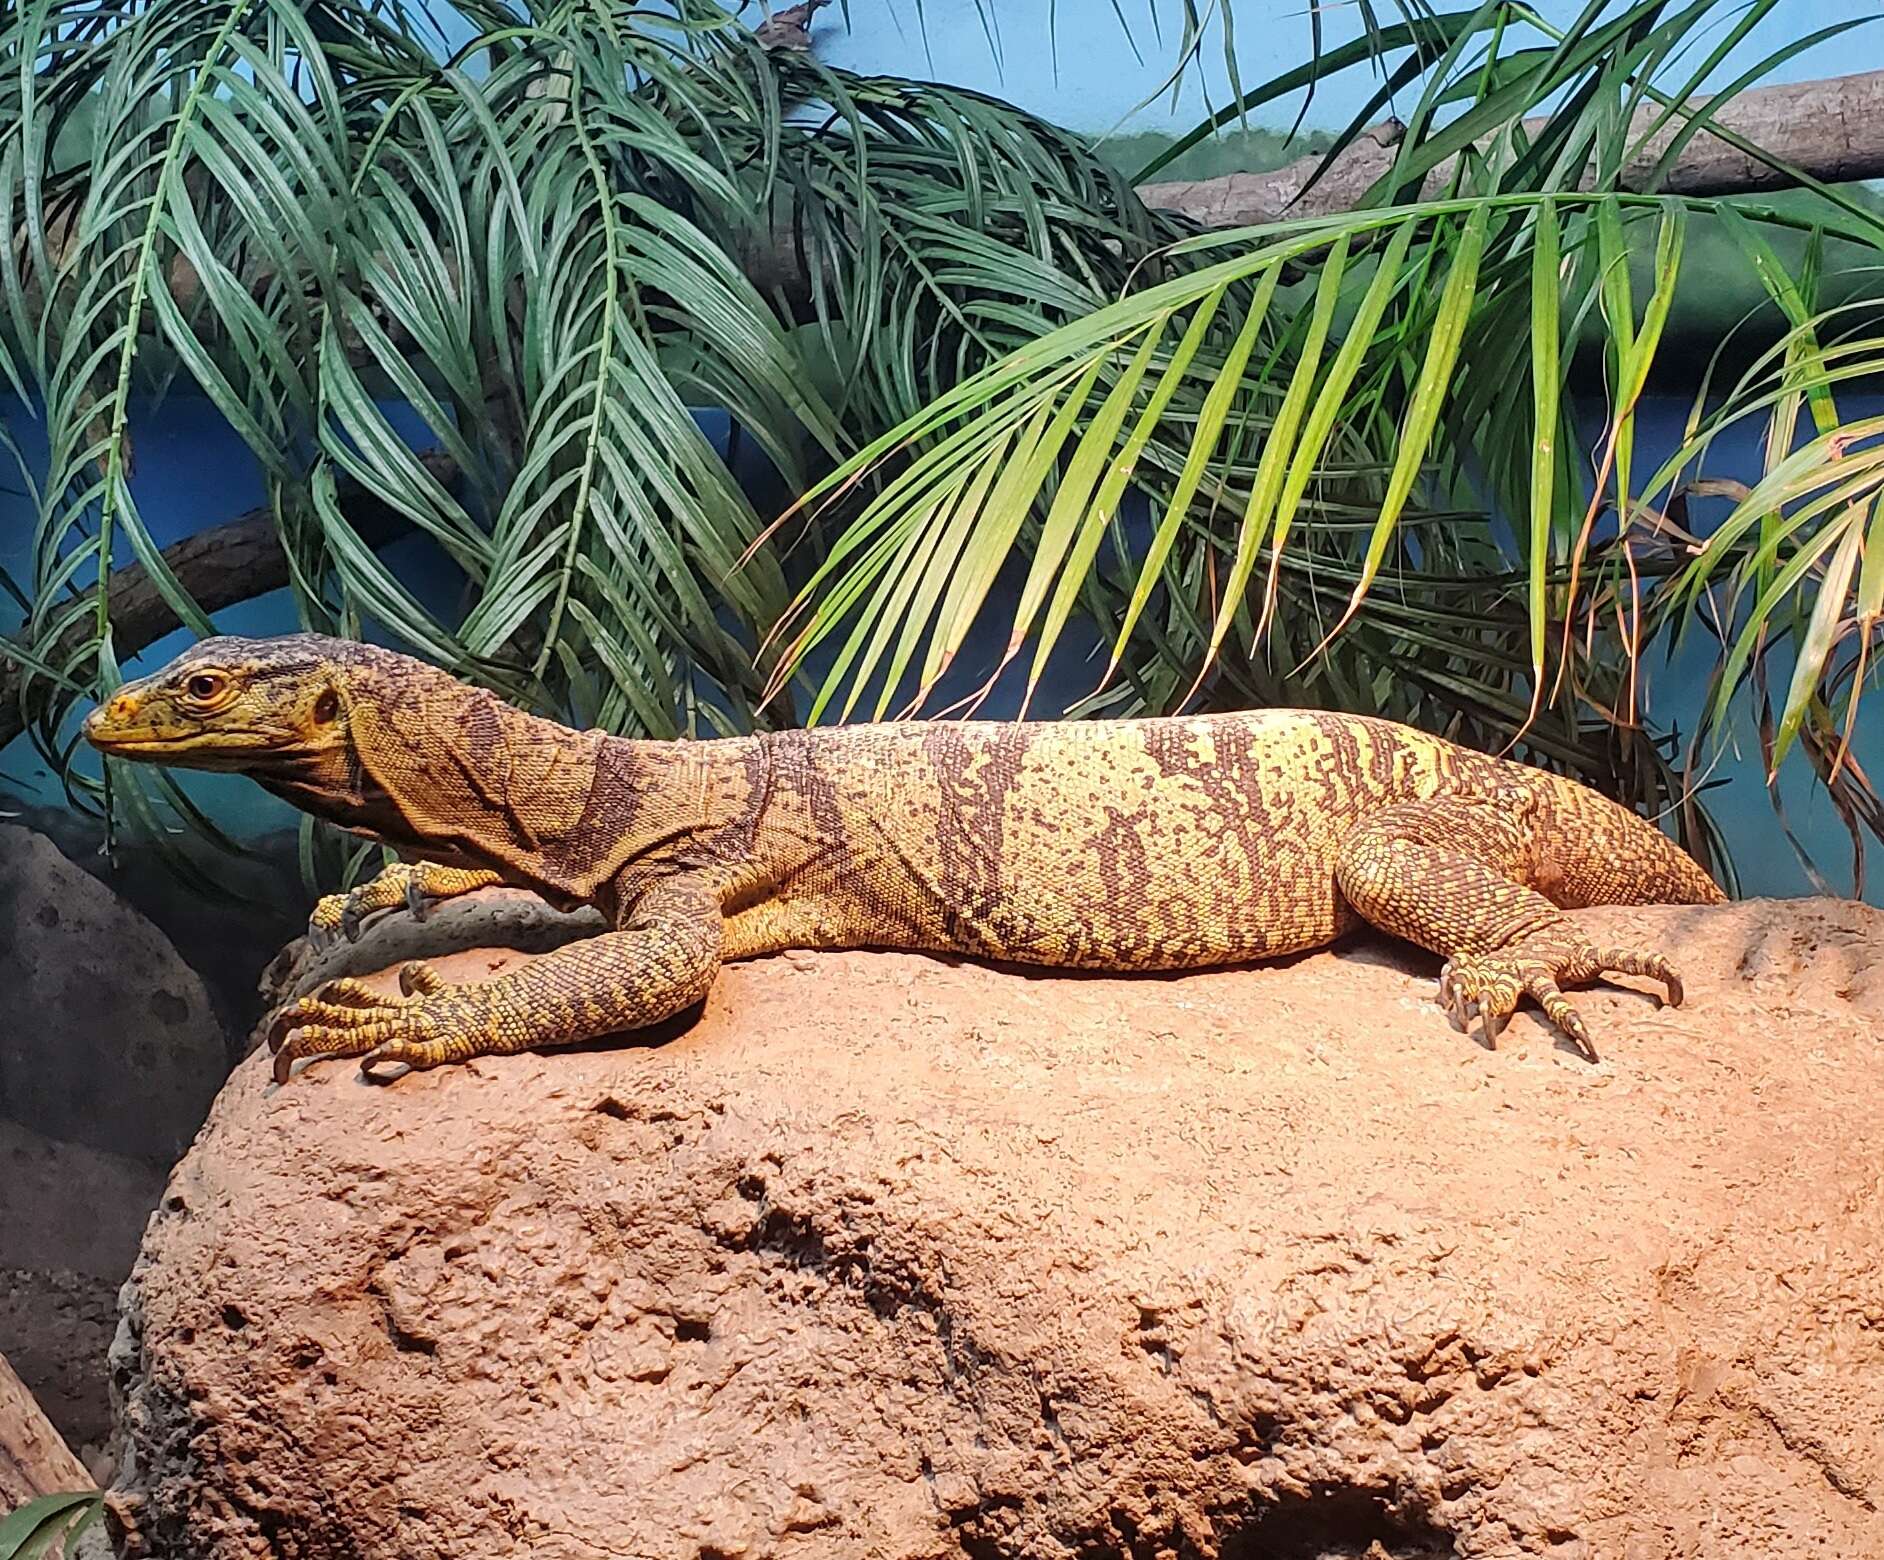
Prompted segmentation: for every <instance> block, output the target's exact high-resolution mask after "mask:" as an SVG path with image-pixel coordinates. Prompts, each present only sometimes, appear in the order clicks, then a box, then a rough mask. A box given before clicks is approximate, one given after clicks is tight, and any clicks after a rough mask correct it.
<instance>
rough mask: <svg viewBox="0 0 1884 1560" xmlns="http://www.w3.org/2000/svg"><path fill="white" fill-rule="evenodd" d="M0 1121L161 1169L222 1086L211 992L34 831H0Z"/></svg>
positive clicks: (220, 1043) (221, 1045) (224, 1060)
mask: <svg viewBox="0 0 1884 1560" xmlns="http://www.w3.org/2000/svg"><path fill="white" fill-rule="evenodd" d="M0 987H4V993H5V995H4V1011H5V1014H6V1022H5V1024H4V1025H3V1026H0V1117H8V1118H10V1119H12V1120H14V1121H18V1122H22V1123H24V1124H25V1125H27V1126H28V1127H31V1128H32V1129H33V1130H34V1131H35V1132H40V1133H44V1134H45V1135H46V1136H48V1137H52V1138H59V1139H63V1140H66V1141H70V1142H78V1143H86V1144H89V1145H90V1146H92V1147H93V1148H100V1149H104V1150H106V1151H107V1152H109V1153H112V1154H118V1155H125V1156H128V1157H131V1158H136V1159H149V1160H157V1161H161V1162H163V1163H165V1164H168V1163H169V1162H171V1161H172V1160H174V1159H175V1158H176V1156H177V1155H178V1154H180V1153H182V1152H183V1149H184V1146H185V1145H186V1144H187V1143H188V1142H189V1141H190V1139H191V1138H192V1137H193V1136H194V1135H195V1133H196V1129H197V1127H198V1125H199V1124H200V1123H201V1122H202V1120H203V1115H204V1113H205V1112H206V1111H207V1110H208V1109H209V1102H210V1100H211V1099H213V1098H214V1097H215V1093H216V1090H217V1089H218V1088H219V1087H220V1086H221V1084H222V1082H223V1079H224V1078H225V1077H227V1075H228V1071H229V1064H230V1061H231V1055H230V1046H229V1041H228V1039H227V1037H226V1035H225V1033H224V1030H223V1026H222V1025H221V1024H220V1023H219V1022H218V1021H217V1018H216V1014H215V1011H214V1009H213V1007H212V1006H211V1004H210V999H209V993H208V991H207V990H206V989H205V988H204V986H203V982H202V979H201V977H199V976H198V975H197V974H196V972H195V971H194V970H192V969H191V968H190V967H189V965H187V964H185V963H184V962H183V960H182V959H181V958H179V957H178V955H177V951H176V949H175V948H174V947H172V946H171V944H170V941H169V939H168V938H166V937H165V936H164V935H163V933H162V932H160V931H158V930H157V928H156V927H155V926H153V925H152V924H151V923H150V922H149V921H148V920H146V919H145V918H144V917H143V916H142V915H140V914H139V913H138V912H137V911H136V910H133V909H132V908H131V907H130V906H129V905H127V904H125V903H124V902H123V901H122V900H120V899H119V898H118V897H117V896H116V895H115V894H113V893H112V892H111V890H110V889H108V888H106V887H105V886H104V885H103V884H102V883H100V882H99V881H98V880H97V879H96V878H93V877H91V876H90V875H89V874H87V873H85V872H82V871H81V870H80V869H79V868H78V867H76V866H74V865H73V864H72V863H71V862H70V861H68V860H67V859H66V858H65V857H64V856H63V855H61V854H60V853H59V850H58V847H56V846H55V845H54V844H53V843H52V842H51V841H50V840H48V839H46V838H45V837H44V836H43V835H39V834H35V833H34V832H33V831H32V830H30V829H22V828H18V827H16V826H13V825H0Z"/></svg>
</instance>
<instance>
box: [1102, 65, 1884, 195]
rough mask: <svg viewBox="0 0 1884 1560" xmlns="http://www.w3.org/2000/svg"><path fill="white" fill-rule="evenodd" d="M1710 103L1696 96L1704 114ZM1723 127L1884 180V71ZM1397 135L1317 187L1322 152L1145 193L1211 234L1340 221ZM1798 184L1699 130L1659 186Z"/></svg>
mask: <svg viewBox="0 0 1884 1560" xmlns="http://www.w3.org/2000/svg"><path fill="white" fill-rule="evenodd" d="M1708 101H1710V100H1709V99H1707V98H1699V99H1696V101H1695V107H1696V108H1697V109H1698V108H1700V107H1701V106H1702V105H1704V104H1706V103H1707V102H1708ZM1661 112H1662V111H1661V110H1660V109H1659V108H1650V109H1645V110H1643V111H1642V112H1640V113H1638V115H1637V116H1636V119H1635V130H1636V133H1637V134H1638V135H1643V134H1646V133H1647V132H1648V130H1649V128H1650V126H1651V125H1653V124H1654V122H1655V120H1656V118H1657V117H1658V116H1659V115H1660V113H1661ZM1544 124H1545V121H1544V120H1542V119H1537V120H1529V121H1527V122H1526V125H1527V128H1529V129H1531V130H1533V131H1538V130H1541V129H1542V128H1543V126H1544ZM1682 124H1683V120H1682V118H1681V116H1679V115H1676V116H1674V118H1673V120H1672V121H1671V123H1670V124H1669V125H1668V126H1666V127H1664V128H1663V129H1662V130H1661V131H1660V132H1659V133H1658V134H1657V135H1656V136H1655V138H1654V139H1653V140H1652V141H1651V142H1649V144H1648V145H1646V146H1645V147H1644V148H1643V150H1642V152H1641V153H1640V154H1639V155H1638V156H1637V157H1636V158H1635V159H1634V160H1633V161H1632V162H1630V164H1629V165H1628V167H1627V168H1626V169H1625V170H1624V172H1623V176H1622V184H1623V188H1624V189H1630V190H1635V189H1646V188H1648V187H1649V185H1650V182H1651V175H1652V174H1653V172H1654V168H1655V164H1656V162H1657V160H1658V159H1659V158H1660V157H1661V155H1662V153H1663V152H1664V151H1666V149H1667V148H1668V147H1669V146H1670V145H1671V144H1672V143H1673V141H1674V139H1675V136H1676V135H1677V134H1678V133H1679V130H1680V128H1681V126H1682ZM1720 124H1721V126H1722V128H1723V129H1725V130H1727V131H1729V132H1731V133H1732V134H1734V135H1735V136H1738V137H1740V138H1742V139H1744V140H1746V141H1748V142H1751V143H1752V144H1753V145H1755V146H1758V147H1760V148H1761V149H1762V150H1763V151H1765V152H1766V153H1768V154H1769V156H1770V157H1772V158H1773V159H1775V160H1777V161H1780V162H1785V163H1790V164H1792V165H1794V166H1795V167H1797V168H1799V169H1800V170H1802V171H1803V172H1805V173H1808V174H1810V175H1811V176H1812V177H1813V178H1815V179H1819V180H1822V181H1824V182H1825V183H1827V184H1840V183H1849V182H1851V181H1854V180H1858V179H1878V178H1884V70H1874V71H1868V72H1866V73H1864V74H1862V75H1856V76H1836V77H1833V78H1831V79H1830V80H1825V81H1807V82H1800V83H1797V84H1794V85H1787V86H1775V87H1756V88H1753V89H1752V90H1750V91H1747V92H1743V93H1741V94H1740V95H1739V96H1738V97H1736V98H1734V99H1733V100H1732V101H1731V102H1729V103H1728V104H1727V105H1726V106H1725V107H1724V108H1723V109H1722V110H1721V114H1720ZM1399 131H1400V127H1399V126H1398V125H1397V124H1394V123H1392V122H1389V123H1387V124H1383V125H1376V126H1375V127H1374V128H1373V129H1372V130H1370V131H1368V132H1367V133H1366V134H1365V135H1363V136H1362V137H1361V138H1360V139H1359V140H1358V141H1356V142H1355V144H1354V145H1352V146H1351V147H1349V148H1348V149H1347V150H1346V151H1345V152H1344V153H1342V155H1341V156H1340V157H1338V158H1336V159H1335V161H1334V162H1333V164H1331V165H1330V167H1329V168H1328V171H1327V172H1326V173H1324V174H1323V175H1322V176H1321V178H1320V179H1319V180H1318V181H1317V182H1316V184H1315V186H1314V188H1313V189H1310V188H1309V187H1308V185H1309V180H1310V179H1312V178H1314V176H1315V172H1316V170H1317V169H1318V168H1319V167H1320V166H1321V163H1322V159H1321V157H1320V156H1314V157H1304V158H1301V159H1299V160H1297V161H1295V162H1292V163H1290V164H1289V165H1288V166H1287V167H1285V168H1278V169H1276V170H1275V171H1274V172H1272V173H1232V174H1226V175H1224V176H1223V177H1222V178H1218V179H1198V180H1193V181H1188V182H1186V181H1179V182H1174V183H1161V184H1144V185H1140V186H1139V190H1138V193H1139V196H1140V198H1141V199H1143V200H1144V202H1145V204H1146V205H1148V206H1152V207H1155V208H1157V209H1159V210H1162V211H1175V212H1178V213H1181V214H1182V215H1184V216H1186V217H1189V218H1191V219H1192V220H1193V221H1195V222H1200V223H1202V224H1203V225H1204V226H1205V227H1211V228H1226V227H1248V226H1253V225H1255V224H1257V223H1262V222H1276V221H1280V220H1282V219H1283V218H1285V217H1325V216H1333V215H1336V214H1338V213H1340V212H1343V211H1352V210H1353V209H1354V208H1355V206H1356V205H1358V204H1359V202H1360V200H1361V197H1362V196H1364V195H1365V194H1366V193H1367V192H1368V190H1369V189H1371V188H1372V187H1373V185H1374V184H1375V183H1376V182H1377V181H1378V180H1379V179H1380V178H1381V177H1382V176H1383V175H1385V174H1386V172H1387V171H1388V169H1389V168H1391V167H1392V166H1393V159H1394V148H1395V145H1396V144H1397V142H1398V140H1399ZM1452 168H1453V164H1452V163H1451V162H1450V161H1448V162H1444V163H1441V164H1440V165H1439V166H1438V167H1437V168H1435V169H1434V170H1433V171H1432V173H1430V174H1429V175H1428V176H1427V179H1426V188H1425V193H1427V194H1433V193H1436V192H1437V191H1439V190H1442V189H1443V188H1444V187H1445V185H1446V181H1447V180H1448V179H1449V178H1450V177H1451V174H1452ZM1795 182H1796V181H1795V180H1794V179H1793V177H1792V175H1791V174H1790V173H1787V172H1785V171H1783V170H1781V169H1777V168H1774V167H1773V166H1772V165H1771V164H1770V163H1768V162H1766V161H1763V160H1761V159H1760V158H1758V157H1754V156H1752V155H1750V154H1749V153H1747V152H1746V151H1743V150H1742V149H1741V148H1739V147H1738V146H1735V145H1733V144H1732V143H1731V142H1729V141H1727V140H1723V139H1722V138H1721V137H1720V136H1717V135H1714V134H1712V133H1710V132H1709V131H1706V130H1702V131H1700V132H1698V133H1697V134H1696V135H1695V136H1694V137H1693V138H1692V139H1691V140H1690V141H1689V142H1688V144H1687V145H1686V146H1685V147H1683V148H1682V151H1681V155H1680V156H1679V157H1678V158H1677V159H1676V160H1675V162H1674V163H1673V165H1672V166H1671V167H1670V169H1669V170H1668V172H1667V174H1666V175H1665V176H1664V177H1663V179H1662V180H1661V181H1660V182H1659V183H1658V184H1656V185H1655V186H1654V187H1655V188H1656V189H1659V190H1664V191H1667V192H1669V193H1671V194H1677V195H1741V194H1751V193H1755V192H1758V191H1761V190H1776V189H1785V188H1789V187H1790V186H1792V185H1793V184H1794V183H1795Z"/></svg>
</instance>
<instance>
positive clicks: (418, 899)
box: [406, 872, 430, 921]
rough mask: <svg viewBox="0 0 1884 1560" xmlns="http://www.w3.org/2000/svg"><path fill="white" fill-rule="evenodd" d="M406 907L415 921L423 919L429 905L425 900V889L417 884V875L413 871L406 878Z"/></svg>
mask: <svg viewBox="0 0 1884 1560" xmlns="http://www.w3.org/2000/svg"><path fill="white" fill-rule="evenodd" d="M406 909H407V910H409V911H410V912H411V914H412V919H413V920H415V921H423V920H424V919H425V917H426V913H427V911H428V910H429V909H430V906H429V905H428V904H427V902H426V898H425V890H424V889H423V888H421V887H420V886H419V877H418V874H417V873H416V872H415V873H413V875H412V876H411V877H409V878H407V879H406Z"/></svg>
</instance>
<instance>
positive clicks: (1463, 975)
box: [1439, 939, 1682, 1062]
mask: <svg viewBox="0 0 1884 1560" xmlns="http://www.w3.org/2000/svg"><path fill="white" fill-rule="evenodd" d="M1605 975H1642V976H1646V977H1647V978H1649V979H1650V980H1658V981H1660V982H1661V983H1662V985H1663V986H1664V987H1666V988H1667V992H1668V996H1667V1003H1668V1005H1669V1006H1670V1007H1679V1006H1680V1005H1681V997H1682V991H1681V979H1680V977H1679V976H1678V975H1676V974H1675V972H1674V970H1673V969H1672V968H1670V967H1669V963H1668V961H1667V960H1666V959H1665V958H1663V957H1662V956H1661V955H1660V954H1659V953H1635V952H1631V951H1630V950H1628V949H1624V948H1595V947H1591V946H1590V945H1588V944H1586V943H1580V942H1579V943H1569V944H1565V943H1563V942H1560V941H1556V940H1554V939H1553V940H1552V941H1550V942H1538V943H1517V944H1514V945H1512V946H1511V947H1508V948H1500V949H1498V950H1497V951H1496V952H1493V953H1479V954H1470V953H1462V954H1456V955H1454V956H1453V957H1452V958H1451V959H1449V960H1447V961H1446V965H1445V968H1443V969H1442V970H1441V971H1440V972H1439V1005H1440V1006H1441V1007H1443V1008H1445V1009H1446V1010H1447V1011H1448V1012H1449V1013H1450V1014H1451V1015H1452V1017H1453V1019H1454V1020H1455V1021H1456V1022H1457V1024H1458V1025H1459V1027H1460V1029H1462V1030H1464V1031H1465V1032H1466V1033H1468V1034H1470V1033H1472V1032H1473V1024H1474V1021H1476V1024H1477V1036H1478V1039H1479V1041H1480V1042H1481V1043H1482V1044H1483V1045H1485V1046H1486V1047H1487V1048H1488V1049H1492V1050H1495V1049H1497V1045H1498V1035H1499V1032H1500V1031H1501V1030H1503V1028H1504V1027H1505V1020H1506V1019H1508V1018H1510V1016H1511V1015H1512V1013H1513V1012H1514V1011H1516V1009H1517V1006H1518V1003H1519V1001H1520V1000H1521V999H1522V998H1524V997H1527V996H1528V997H1530V998H1531V1000H1532V1001H1534V1002H1536V1003H1537V1005H1538V1006H1539V1007H1541V1008H1542V1009H1543V1010H1544V1014H1545V1016H1546V1017H1547V1018H1549V1019H1550V1021H1551V1022H1552V1023H1553V1024H1555V1025H1556V1026H1557V1027H1558V1028H1559V1029H1560V1030H1562V1031H1563V1032H1564V1033H1565V1034H1566V1035H1568V1036H1569V1037H1570V1038H1571V1039H1572V1040H1574V1041H1575V1042H1576V1043H1577V1045H1578V1046H1579V1047H1581V1049H1582V1051H1583V1054H1584V1055H1585V1056H1587V1057H1588V1058H1589V1059H1590V1060H1591V1061H1593V1062H1594V1061H1598V1060H1600V1058H1599V1057H1598V1056H1597V1054H1596V1046H1595V1043H1594V1042H1593V1041H1592V1040H1591V1039H1590V1032H1589V1027H1588V1026H1587V1025H1586V1024H1585V1023H1584V1022H1583V1015H1582V1014H1580V1013H1579V1012H1577V1010H1576V1008H1575V1007H1573V1006H1572V1005H1571V1003H1570V999H1569V998H1568V997H1566V996H1565V995H1564V994H1563V986H1564V985H1573V986H1581V985H1588V984H1589V983H1590V982H1592V981H1596V980H1601V979H1602V978H1603V976H1605Z"/></svg>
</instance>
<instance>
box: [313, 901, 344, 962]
mask: <svg viewBox="0 0 1884 1560" xmlns="http://www.w3.org/2000/svg"><path fill="white" fill-rule="evenodd" d="M346 909H347V896H346V895H345V894H322V895H321V897H320V898H319V899H318V900H316V901H315V903H314V913H313V914H312V915H310V916H309V917H308V918H307V940H308V941H309V942H311V943H312V944H313V945H314V947H315V950H316V951H317V952H319V951H323V950H325V949H328V948H331V947H333V945H334V944H335V943H336V942H337V941H339V939H340V918H341V916H343V915H344V914H345V913H346Z"/></svg>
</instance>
